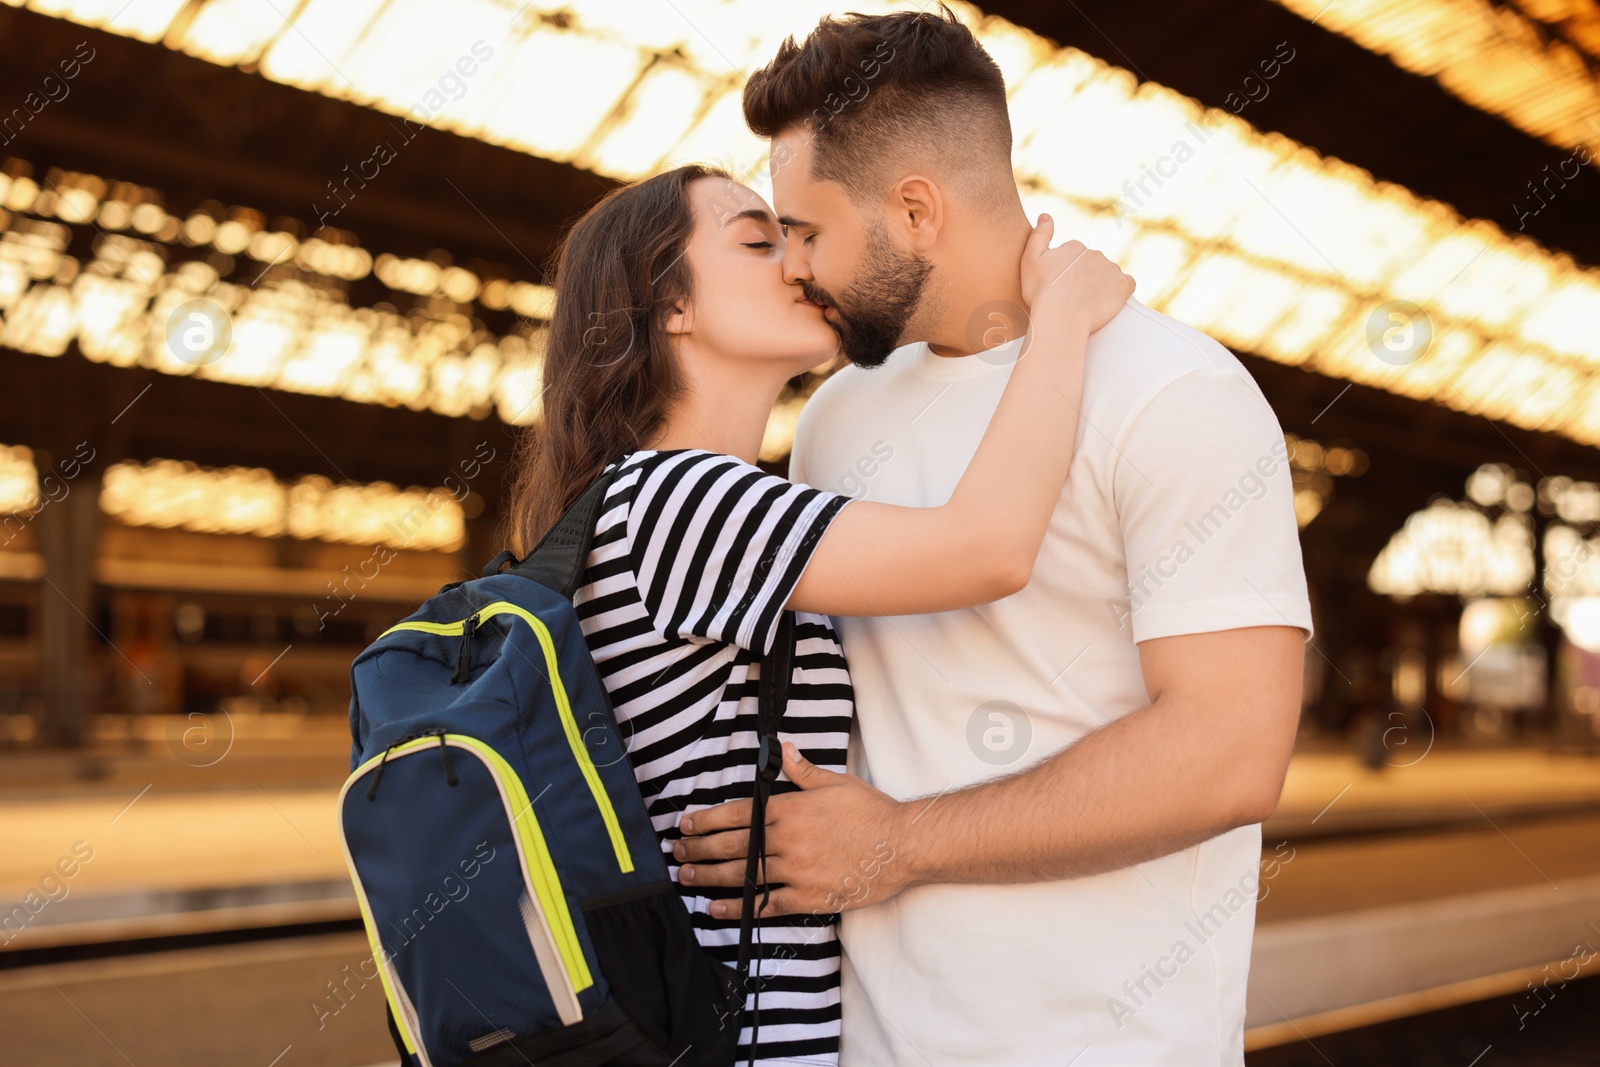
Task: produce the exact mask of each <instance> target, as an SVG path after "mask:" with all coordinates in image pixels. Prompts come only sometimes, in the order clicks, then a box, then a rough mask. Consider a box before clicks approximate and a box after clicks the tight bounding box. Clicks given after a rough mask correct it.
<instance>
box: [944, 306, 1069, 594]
mask: <svg viewBox="0 0 1600 1067" xmlns="http://www.w3.org/2000/svg"><path fill="white" fill-rule="evenodd" d="M1089 334H1090V328H1089V323H1088V320H1087V318H1086V316H1085V315H1084V314H1083V313H1082V312H1081V311H1080V310H1079V309H1078V308H1076V307H1074V306H1065V307H1062V306H1057V305H1056V304H1054V303H1051V304H1049V305H1045V306H1041V307H1039V308H1037V309H1035V312H1034V314H1033V317H1032V320H1031V322H1030V323H1029V327H1028V336H1027V337H1026V338H1025V339H1024V341H1023V343H1022V353H1023V354H1022V355H1021V356H1020V357H1019V358H1018V360H1017V362H1016V365H1015V366H1013V367H1012V369H1011V379H1010V381H1009V382H1007V384H1006V388H1005V392H1004V393H1003V394H1002V395H1001V397H1000V403H999V405H998V406H997V407H996V408H995V412H994V416H993V417H992V418H991V419H990V420H989V427H988V429H987V430H985V431H984V435H983V440H982V441H981V442H980V443H979V445H978V449H977V451H976V452H975V453H974V454H973V457H972V461H971V462H970V463H968V464H967V469H966V473H964V474H963V475H962V476H961V480H960V482H959V483H957V485H956V487H955V489H954V491H952V493H951V494H950V500H949V502H948V503H946V504H944V505H943V506H942V507H941V508H940V509H939V510H940V511H941V521H944V522H948V523H950V524H951V526H952V527H953V528H954V529H956V530H959V531H960V536H961V537H962V539H963V540H967V541H968V542H969V543H970V544H971V546H972V548H973V550H974V551H977V552H981V553H983V554H985V555H988V556H990V557H991V558H993V559H996V560H1003V561H1006V564H1005V565H1009V566H1010V567H1014V568H1016V569H1017V580H1016V582H1015V584H1016V585H1017V587H1019V588H1020V587H1021V586H1022V585H1025V584H1026V583H1027V578H1028V575H1029V573H1031V571H1032V570H1033V563H1034V560H1035V559H1036V558H1037V557H1038V555H1039V549H1040V546H1041V545H1043V543H1044V535H1045V530H1046V529H1047V528H1048V527H1049V524H1050V516H1051V514H1052V513H1053V512H1054V511H1055V506H1056V503H1057V502H1058V501H1059V500H1060V497H1061V487H1062V486H1063V485H1064V484H1065V483H1066V480H1067V469H1068V467H1070V466H1071V464H1072V453H1073V446H1074V444H1075V442H1076V440H1077V434H1078V419H1079V411H1078V409H1079V405H1080V404H1081V403H1082V400H1083V372H1084V352H1085V349H1086V347H1087V345H1088V341H1089Z"/></svg>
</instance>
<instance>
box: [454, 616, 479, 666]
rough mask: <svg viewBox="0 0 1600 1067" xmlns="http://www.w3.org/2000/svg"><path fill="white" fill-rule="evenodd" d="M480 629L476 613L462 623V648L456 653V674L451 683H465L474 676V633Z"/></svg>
mask: <svg viewBox="0 0 1600 1067" xmlns="http://www.w3.org/2000/svg"><path fill="white" fill-rule="evenodd" d="M477 628H478V616H477V614H476V613H474V614H472V615H468V616H467V617H466V618H465V619H464V620H462V623H461V647H460V648H459V649H458V650H457V651H456V673H455V674H454V675H452V676H451V678H450V681H451V682H454V683H461V682H465V681H467V680H468V679H470V677H471V676H472V631H473V630H475V629H477Z"/></svg>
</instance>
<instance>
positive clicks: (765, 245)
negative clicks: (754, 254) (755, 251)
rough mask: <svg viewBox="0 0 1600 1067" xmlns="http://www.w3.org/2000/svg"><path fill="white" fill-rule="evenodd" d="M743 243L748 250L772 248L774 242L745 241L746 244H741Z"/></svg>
mask: <svg viewBox="0 0 1600 1067" xmlns="http://www.w3.org/2000/svg"><path fill="white" fill-rule="evenodd" d="M741 243H742V244H743V245H744V246H745V247H746V248H771V247H772V242H771V241H744V242H741Z"/></svg>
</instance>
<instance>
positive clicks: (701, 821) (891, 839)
mask: <svg viewBox="0 0 1600 1067" xmlns="http://www.w3.org/2000/svg"><path fill="white" fill-rule="evenodd" d="M1304 654H1305V648H1304V637H1303V635H1302V633H1301V631H1300V630H1299V629H1297V628H1295V627H1292V626H1255V627H1247V628H1242V629H1233V630H1221V631H1216V632H1212V633H1200V634H1185V635H1181V636H1175V637H1162V638H1156V639H1153V640H1149V641H1145V642H1142V643H1141V644H1140V645H1139V659H1140V664H1141V666H1142V669H1143V674H1144V679H1145V688H1146V691H1147V692H1149V693H1150V695H1151V703H1150V704H1149V705H1148V706H1147V707H1144V708H1141V709H1139V710H1137V711H1135V712H1132V713H1130V714H1128V715H1125V716H1123V717H1122V718H1119V719H1117V720H1116V721H1114V722H1112V723H1109V724H1107V725H1106V726H1103V727H1101V728H1100V729H1098V730H1095V731H1094V732H1092V733H1090V734H1089V735H1087V736H1085V737H1084V738H1083V739H1082V740H1080V741H1079V742H1077V743H1076V744H1074V745H1071V746H1070V747H1068V748H1066V749H1064V750H1062V751H1061V752H1059V753H1057V754H1056V755H1054V756H1052V757H1051V758H1049V759H1047V760H1044V761H1043V762H1041V763H1038V764H1036V765H1034V766H1033V767H1031V768H1029V769H1027V770H1025V771H1022V772H1019V773H1017V774H1014V775H1010V776H1008V777H1005V778H1000V779H995V780H992V781H987V782H983V783H980V784H978V785H974V786H970V787H968V788H965V789H961V790H956V791H953V792H948V793H942V794H939V795H937V796H934V797H923V798H918V799H913V800H908V801H904V802H899V801H895V800H894V799H893V798H891V797H889V796H888V795H887V794H885V793H883V792H881V791H879V790H877V789H874V788H873V787H872V786H870V785H867V784H866V783H865V782H862V781H861V780H860V779H858V778H855V777H853V776H850V775H844V774H836V773H834V772H831V771H825V770H822V769H820V768H818V767H815V766H813V765H811V764H810V763H808V762H806V761H805V760H803V759H800V758H799V756H798V754H797V753H796V752H795V750H794V748H793V746H790V745H785V746H784V749H785V752H784V771H785V773H787V774H788V776H789V777H790V779H791V780H793V781H794V782H795V783H796V784H798V785H799V786H800V787H801V792H798V793H787V794H784V795H781V796H777V797H773V798H771V800H769V801H768V808H767V855H768V858H767V879H768V881H771V882H781V883H784V888H782V889H778V890H775V891H774V892H773V893H772V896H771V900H770V903H769V905H768V908H767V911H766V913H765V914H784V913H794V912H807V911H811V912H830V911H836V910H841V909H844V908H850V907H859V906H861V905H863V904H868V903H876V902H878V901H881V900H884V899H887V898H888V897H891V896H894V895H895V894H896V893H898V892H900V891H901V890H903V889H905V888H907V887H909V886H913V885H920V884H924V883H936V882H965V883H1008V882H1030V881H1042V880H1051V879H1060V878H1071V877H1079V876H1082V875H1088V874H1095V873H1099V872H1101V871H1107V870H1112V869H1115V868H1120V867H1127V866H1131V865H1132V864H1135V863H1140V862H1143V861H1145V860H1148V859H1153V858H1155V857H1157V856H1164V855H1167V854H1169V853H1172V852H1175V851H1178V850H1179V849H1183V848H1187V847H1189V846H1191V845H1194V844H1196V843H1198V842H1200V841H1204V840H1206V839H1208V838H1211V837H1215V836H1216V835H1218V834H1220V833H1224V832H1226V831H1228V830H1231V829H1233V828H1234V827H1237V826H1244V825H1248V824H1250V823H1255V822H1260V821H1261V820H1263V819H1265V818H1266V817H1267V816H1268V815H1270V814H1271V813H1272V811H1273V809H1274V808H1275V807H1276V806H1277V802H1278V795H1279V793H1280V792H1281V791H1282V789H1283V779H1284V775H1285V773H1286V771H1287V769H1288V764H1289V755H1290V751H1291V749H1292V747H1293V742H1294V735H1295V728H1296V725H1297V724H1298V721H1299V715H1300V695H1301V693H1300V689H1301V677H1302V674H1301V672H1302V666H1303V657H1304ZM749 820H750V807H749V802H748V801H734V802H731V803H728V804H723V805H720V806H718V807H715V808H710V809H707V810H705V811H701V812H696V813H695V814H694V815H692V816H685V817H684V818H683V819H682V820H680V823H679V825H680V828H681V829H682V831H683V833H684V834H685V835H690V834H698V835H704V836H698V837H693V836H686V837H685V838H684V840H682V841H680V842H679V843H678V844H677V846H676V849H675V854H676V856H677V858H678V859H679V860H680V862H683V861H688V862H687V863H686V865H685V866H683V867H681V868H680V870H679V872H678V877H679V880H680V881H681V882H683V883H685V884H689V885H718V886H728V885H740V884H742V882H743V879H744V860H743V857H744V855H745V842H746V840H747V836H748V831H747V830H746V829H744V828H745V827H747V826H748V824H749ZM719 909H721V910H719ZM738 911H739V902H738V901H718V902H717V903H716V904H714V905H713V907H712V914H713V915H718V916H724V915H737V914H738Z"/></svg>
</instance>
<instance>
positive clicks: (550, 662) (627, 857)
mask: <svg viewBox="0 0 1600 1067" xmlns="http://www.w3.org/2000/svg"><path fill="white" fill-rule="evenodd" d="M496 615H515V616H517V617H518V618H520V619H522V620H523V621H524V622H526V623H527V624H528V626H529V627H531V628H532V630H533V633H534V636H535V637H537V638H538V639H539V645H540V647H541V648H543V649H544V662H545V666H546V667H547V668H548V669H549V671H550V690H551V692H552V694H553V695H554V696H555V699H556V711H557V713H558V714H560V716H561V726H562V729H563V730H564V731H565V732H566V735H567V745H568V747H570V748H571V749H572V756H573V758H574V759H576V760H577V761H578V769H579V770H580V771H582V772H583V780H584V781H585V782H587V783H588V784H589V792H590V793H591V794H593V795H594V802H595V806H596V807H598V808H599V809H600V819H601V821H602V822H604V823H605V826H606V834H607V835H608V836H609V837H610V838H611V848H612V850H613V851H615V852H616V854H617V866H618V867H619V868H621V870H622V872H623V873H624V874H627V873H629V872H631V871H632V870H633V856H632V854H631V853H630V852H629V851H628V841H627V839H626V838H625V837H623V836H622V824H621V823H620V822H618V821H617V812H616V809H615V808H613V807H612V806H611V797H610V796H608V795H607V794H606V790H605V786H604V785H602V784H601V783H600V772H599V770H597V769H596V768H595V765H594V760H593V759H591V758H590V757H589V750H588V748H587V747H585V745H584V743H583V735H582V734H581V733H579V732H578V723H577V720H575V719H574V718H573V717H572V703H571V701H569V700H568V699H567V687H566V686H565V685H563V684H562V682H561V672H560V670H559V669H557V666H556V643H555V639H554V638H553V637H551V636H550V629H549V627H547V626H545V624H544V622H543V620H541V619H540V618H539V617H538V616H537V615H534V614H533V613H532V612H530V611H527V610H526V609H524V608H520V607H518V606H517V605H515V604H513V603H510V602H509V601H505V600H496V601H493V602H491V603H489V604H485V605H484V606H483V607H481V608H479V609H478V611H477V612H476V613H475V614H473V615H472V616H471V617H472V618H474V619H476V620H477V622H476V623H474V625H475V626H476V625H478V623H482V622H483V621H484V620H486V619H492V618H494V617H495V616H496ZM466 622H467V620H466V619H458V620H456V621H455V622H400V623H396V624H395V625H393V626H391V627H389V628H388V629H387V630H385V631H383V633H381V634H379V635H378V638H379V640H382V639H383V638H385V637H387V636H388V635H389V634H392V633H394V632H395V631H396V630H420V631H422V632H423V633H429V634H441V635H451V634H460V633H463V632H464V631H465V630H466Z"/></svg>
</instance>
